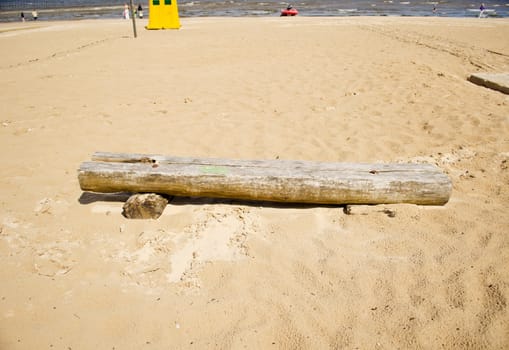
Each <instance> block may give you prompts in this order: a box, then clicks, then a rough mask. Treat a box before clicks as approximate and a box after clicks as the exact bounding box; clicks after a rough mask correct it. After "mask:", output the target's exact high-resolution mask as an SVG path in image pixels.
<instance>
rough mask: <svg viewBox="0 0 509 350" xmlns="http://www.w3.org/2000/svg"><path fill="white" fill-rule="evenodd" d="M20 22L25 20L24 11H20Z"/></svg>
mask: <svg viewBox="0 0 509 350" xmlns="http://www.w3.org/2000/svg"><path fill="white" fill-rule="evenodd" d="M21 22H25V13H24V12H23V11H21Z"/></svg>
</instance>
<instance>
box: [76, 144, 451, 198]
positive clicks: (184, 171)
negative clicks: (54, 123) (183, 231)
mask: <svg viewBox="0 0 509 350" xmlns="http://www.w3.org/2000/svg"><path fill="white" fill-rule="evenodd" d="M92 160H93V161H92V162H84V163H82V164H81V167H80V169H79V174H78V178H79V183H80V186H81V189H82V190H84V191H92V192H106V193H111V192H132V193H160V194H170V195H176V196H200V197H218V198H237V199H246V200H260V201H275V202H295V203H316V204H390V203H414V204H422V205H443V204H445V203H447V201H448V200H449V196H450V194H451V190H452V185H451V181H450V180H449V178H448V177H447V175H445V174H444V173H443V172H442V171H441V170H440V169H439V168H438V167H436V166H434V165H431V164H411V163H408V164H400V163H391V164H378V163H375V164H365V163H320V162H309V161H285V160H228V159H206V158H180V157H167V156H161V155H143V154H121V153H95V154H94V155H93V157H92Z"/></svg>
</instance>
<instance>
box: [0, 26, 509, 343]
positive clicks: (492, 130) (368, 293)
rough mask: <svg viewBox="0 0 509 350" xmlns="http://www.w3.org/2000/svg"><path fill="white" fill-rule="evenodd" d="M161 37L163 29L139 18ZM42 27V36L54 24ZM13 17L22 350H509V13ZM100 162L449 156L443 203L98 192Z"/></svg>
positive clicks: (9, 33)
mask: <svg viewBox="0 0 509 350" xmlns="http://www.w3.org/2000/svg"><path fill="white" fill-rule="evenodd" d="M139 24H140V27H139V28H142V24H143V22H141V23H140V22H139ZM39 26H40V27H39ZM138 34H139V37H138V38H137V39H136V40H134V39H133V38H132V32H131V23H130V22H129V23H127V22H126V21H120V20H118V21H117V20H111V21H76V22H59V23H51V22H39V23H37V27H34V26H33V25H31V24H29V23H25V24H23V23H13V24H0V45H1V47H2V55H1V57H0V104H1V105H2V114H1V116H0V145H1V146H2V147H0V157H1V159H2V167H0V266H1V268H0V278H1V280H2V284H1V287H0V348H1V349H4V348H5V349H36V348H44V347H47V348H50V347H53V348H63V349H68V348H72V349H111V348H117V349H120V348H122V349H124V348H125V349H140V348H143V347H145V346H146V347H149V346H151V347H153V348H168V347H171V348H182V349H185V348H200V349H210V348H215V349H225V348H230V349H239V348H250V349H265V348H272V347H273V348H279V349H299V348H309V349H323V348H346V349H351V348H361V349H364V348H365V349H373V348H387V349H391V348H446V349H451V348H462V349H463V348H475V349H482V348H490V349H498V348H500V349H502V348H507V347H508V345H509V339H508V333H507V325H508V322H509V318H508V311H507V310H508V309H507V303H508V298H509V271H508V266H509V238H508V236H507V227H509V215H508V214H507V204H508V203H509V139H508V136H507V135H509V116H508V113H507V111H508V107H509V99H508V97H507V96H505V95H504V94H501V93H499V92H495V91H491V90H489V89H485V88H482V87H479V86H476V85H474V84H471V83H470V82H468V81H467V77H468V76H469V75H470V74H471V73H473V72H493V73H495V72H504V71H505V72H507V71H509V59H508V57H509V41H508V40H507V38H508V37H509V21H508V20H507V19H489V20H478V19H474V18H471V19H467V18H464V19H462V18H455V19H454V18H381V17H380V18H376V17H373V18H356V17H355V18H354V17H347V18H306V17H301V18H275V17H274V18H183V19H182V28H181V29H180V30H178V31H145V30H143V29H140V30H139V33H138ZM95 151H111V152H128V153H129V152H132V153H156V154H168V155H175V156H183V157H185V156H196V157H215V158H238V159H276V158H279V159H295V160H299V159H300V160H311V161H346V162H377V161H383V162H391V161H399V162H409V161H410V162H428V163H434V164H436V165H438V166H439V167H440V168H442V169H443V170H444V171H445V172H446V173H447V174H448V175H449V176H450V178H451V180H452V181H453V193H452V197H451V200H450V201H449V203H447V205H445V206H443V207H438V208H437V207H420V206H414V205H390V206H375V207H373V206H361V207H353V208H351V211H350V213H349V214H347V213H345V211H344V209H343V208H342V207H334V206H302V205H285V204H274V203H248V202H242V201H235V200H232V201H227V200H217V199H203V198H175V199H174V200H173V201H172V202H171V203H170V204H169V205H168V207H167V208H166V211H165V212H164V214H163V215H162V216H161V217H160V218H159V219H158V220H126V219H125V218H123V217H122V216H121V210H122V204H123V202H124V201H125V200H126V199H127V195H126V194H118V195H108V196H100V195H99V196H98V195H91V194H83V193H82V192H81V191H80V189H79V185H78V181H77V172H76V170H77V168H78V167H79V164H80V163H81V162H82V161H84V160H86V159H89V158H90V155H91V154H92V153H93V152H95Z"/></svg>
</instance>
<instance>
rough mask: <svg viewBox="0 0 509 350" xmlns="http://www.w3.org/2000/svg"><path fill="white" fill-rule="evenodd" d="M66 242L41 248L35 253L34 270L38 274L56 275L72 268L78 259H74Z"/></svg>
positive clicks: (63, 273)
mask: <svg viewBox="0 0 509 350" xmlns="http://www.w3.org/2000/svg"><path fill="white" fill-rule="evenodd" d="M66 245H67V244H66V243H61V244H59V245H55V246H49V247H44V248H39V249H38V250H37V251H35V253H34V257H33V259H34V261H33V264H34V270H35V272H36V273H37V274H38V275H41V276H46V277H55V276H60V275H65V274H66V273H68V272H69V271H71V270H72V268H73V267H74V265H75V264H76V261H75V260H73V259H72V256H71V253H70V252H69V250H68V248H67V247H66Z"/></svg>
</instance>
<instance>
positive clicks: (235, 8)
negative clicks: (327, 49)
mask: <svg viewBox="0 0 509 350" xmlns="http://www.w3.org/2000/svg"><path fill="white" fill-rule="evenodd" d="M125 3H129V1H126V0H31V1H26V0H0V22H8V21H19V20H20V13H21V11H24V13H25V18H26V19H28V20H30V19H31V12H32V10H37V11H38V15H39V19H38V20H43V21H44V20H70V19H90V18H122V11H123V7H124V4H125ZM133 3H134V5H135V7H136V8H137V7H138V4H141V5H142V7H143V8H144V11H145V16H147V15H148V1H146V0H145V1H133ZM288 3H291V4H292V5H293V6H294V7H295V8H297V9H298V10H299V16H439V17H477V16H478V15H479V10H478V9H479V6H480V2H475V1H471V0H466V1H465V0H440V1H433V0H409V1H405V0H401V1H400V0H296V1H291V0H289V1H281V0H276V1H268V0H219V1H217V0H179V1H178V6H179V14H180V17H206V16H219V17H242V16H279V14H280V10H281V9H282V8H284V7H286V6H287V4H288ZM484 4H485V7H486V8H487V9H489V10H490V11H488V12H487V15H488V16H489V17H509V0H492V1H486V2H484Z"/></svg>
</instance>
